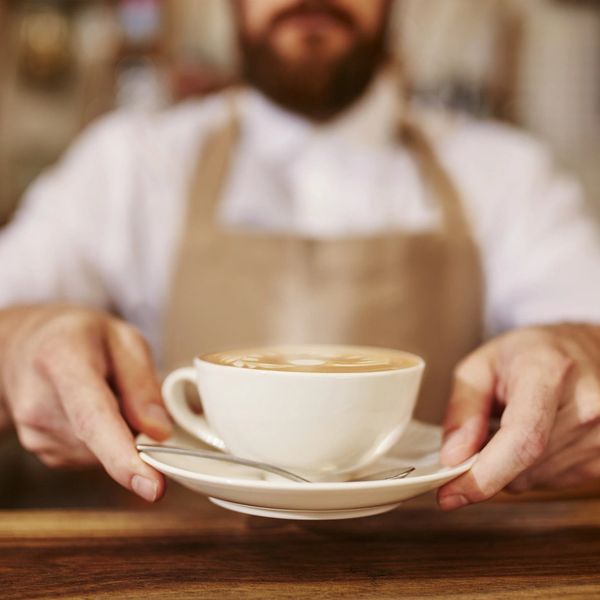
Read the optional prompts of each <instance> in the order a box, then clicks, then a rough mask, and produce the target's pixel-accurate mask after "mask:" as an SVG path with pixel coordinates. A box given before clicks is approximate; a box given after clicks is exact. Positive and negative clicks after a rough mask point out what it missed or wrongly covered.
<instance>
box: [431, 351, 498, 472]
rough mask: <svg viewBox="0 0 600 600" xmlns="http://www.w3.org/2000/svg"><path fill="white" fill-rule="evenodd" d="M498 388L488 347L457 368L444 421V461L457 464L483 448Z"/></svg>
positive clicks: (442, 459)
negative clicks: (496, 388) (496, 387)
mask: <svg viewBox="0 0 600 600" xmlns="http://www.w3.org/2000/svg"><path fill="white" fill-rule="evenodd" d="M494 388H495V375H494V371H493V366H492V357H491V355H490V354H489V353H488V352H487V351H486V349H485V348H482V349H481V350H480V351H478V352H476V353H474V354H472V355H471V356H470V357H468V358H467V359H466V360H465V361H463V363H461V365H459V367H458V368H457V369H456V373H455V378H454V385H453V390H452V395H451V397H450V401H449V403H448V409H447V411H446V418H445V421H444V443H443V445H442V450H441V461H442V463H443V464H445V465H448V466H454V465H457V464H459V463H461V462H463V461H464V460H466V459H467V458H469V457H470V456H472V455H473V454H475V452H477V451H478V450H479V449H480V448H481V446H482V445H483V443H484V442H485V439H486V436H487V432H488V423H489V417H490V411H491V407H492V401H493V398H494Z"/></svg>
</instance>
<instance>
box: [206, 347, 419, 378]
mask: <svg viewBox="0 0 600 600" xmlns="http://www.w3.org/2000/svg"><path fill="white" fill-rule="evenodd" d="M202 359H203V360H205V361H207V362H211V363H214V364H219V365H224V366H229V367H237V368H239V369H255V370H262V371H291V372H303V373H369V372H374V371H394V370H397V369H406V368H409V367H414V366H416V365H417V364H418V359H416V358H413V357H412V356H411V355H408V354H406V355H405V354H403V353H401V352H394V351H390V352H389V354H387V353H386V351H385V350H379V351H378V350H377V349H375V348H373V349H370V348H360V347H356V348H354V347H351V346H350V347H343V348H341V347H318V346H316V347H310V346H307V347H285V348H279V347H275V348H254V349H248V350H232V351H228V352H217V353H214V354H209V355H207V356H203V357H202Z"/></svg>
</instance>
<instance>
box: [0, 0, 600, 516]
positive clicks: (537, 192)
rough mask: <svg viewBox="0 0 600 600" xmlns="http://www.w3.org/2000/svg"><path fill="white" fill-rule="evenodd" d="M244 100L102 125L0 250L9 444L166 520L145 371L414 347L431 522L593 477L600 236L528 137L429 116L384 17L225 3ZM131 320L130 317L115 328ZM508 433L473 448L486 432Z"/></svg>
mask: <svg viewBox="0 0 600 600" xmlns="http://www.w3.org/2000/svg"><path fill="white" fill-rule="evenodd" d="M232 8H233V14H234V16H235V20H236V23H237V32H238V38H239V47H240V66H241V76H242V77H241V79H242V80H243V84H241V85H238V86H235V88H232V89H230V90H226V91H225V92H223V93H219V94H217V95H215V96H213V97H210V98H207V99H203V100H200V101H191V102H187V103H184V104H182V105H180V106H177V107H173V108H171V109H169V110H167V111H165V112H163V113H160V114H152V115H147V114H146V115H136V114H131V113H117V114H113V115H109V116H107V117H105V118H103V119H102V120H100V121H99V122H98V123H96V124H94V125H93V126H92V127H91V128H90V129H89V130H88V131H86V132H85V133H84V134H83V135H82V136H81V138H80V139H79V140H78V141H77V142H76V143H75V145H74V146H73V148H72V149H71V150H70V151H69V152H68V153H67V154H66V156H65V157H64V158H63V159H62V161H61V162H60V164H59V165H57V166H56V167H55V168H53V169H52V170H51V171H49V172H48V173H46V174H45V175H43V176H42V177H41V178H40V179H39V180H38V181H37V182H36V183H35V184H34V185H33V187H32V188H31V189H30V190H29V192H28V194H27V196H26V198H25V202H24V203H23V206H22V209H21V210H20V211H19V213H18V215H17V217H16V218H15V220H14V221H13V222H12V223H11V225H10V226H9V227H7V228H6V229H5V230H4V231H2V233H1V236H0V282H1V285H0V302H1V304H2V306H3V307H4V308H3V310H2V311H0V388H1V392H2V396H1V398H2V399H1V406H2V411H1V412H2V414H3V420H4V423H5V425H6V426H13V427H15V428H16V430H17V433H18V435H19V438H20V441H21V443H22V445H23V446H24V447H25V448H26V449H27V450H29V451H30V452H32V453H34V454H36V455H37V456H38V457H39V458H40V459H41V460H42V461H43V462H44V463H46V464H47V465H50V466H64V465H86V464H91V463H96V462H98V461H99V462H100V463H102V465H103V466H104V467H105V469H106V471H107V472H108V473H109V475H110V476H111V477H113V478H114V479H115V480H116V481H117V482H119V483H120V484H122V485H123V486H124V487H126V488H128V489H130V490H132V491H134V492H136V493H137V494H138V495H140V496H141V497H143V498H145V499H147V500H149V501H154V500H156V499H157V498H159V497H160V496H161V494H162V492H163V487H164V481H163V479H162V476H161V475H160V474H159V473H157V472H156V471H154V470H153V469H152V468H151V467H150V466H148V465H146V464H145V463H143V462H142V461H141V459H140V458H139V456H138V454H137V452H136V450H135V447H134V443H133V435H132V429H133V430H136V431H143V432H145V433H147V434H149V435H151V436H153V437H155V438H157V439H164V438H165V437H166V436H167V435H168V434H169V432H170V430H171V423H170V420H169V418H168V416H167V414H166V413H165V410H164V407H163V404H162V400H161V397H160V390H159V384H158V376H157V367H156V364H155V360H154V359H153V358H152V352H151V349H152V350H153V351H154V356H155V357H157V360H158V363H159V365H160V367H161V368H162V369H167V368H171V367H173V366H176V365H178V364H180V363H181V362H183V361H186V362H187V361H188V360H189V359H190V358H191V357H192V356H193V355H195V354H197V353H198V352H202V351H204V350H212V349H215V348H226V347H229V346H237V345H241V344H256V343H267V342H286V343H289V342H305V341H309V342H328V343H357V344H369V345H379V346H389V347H397V348H401V349H405V350H412V351H414V352H417V353H418V354H421V355H422V356H424V357H425V359H426V360H427V363H428V367H429V369H428V373H427V378H426V380H425V383H424V393H423V395H422V398H421V401H420V403H419V406H418V408H417V416H418V417H419V418H421V419H424V420H428V421H430V422H433V423H436V422H442V419H443V415H444V414H445V415H446V417H445V421H444V425H445V441H444V446H443V451H442V458H443V460H444V461H445V462H447V463H448V464H455V463H458V462H460V461H462V460H464V459H466V458H467V457H469V456H470V455H472V454H473V453H474V452H476V451H478V450H481V454H480V456H479V458H478V460H477V462H476V463H475V465H474V466H473V468H472V469H471V471H470V472H469V473H467V474H465V475H463V476H461V477H460V478H458V479H456V480H455V481H453V482H450V483H449V484H447V485H446V486H444V487H443V488H442V489H441V490H440V492H439V502H440V505H441V506H442V508H444V509H454V508H457V507H460V506H463V505H465V504H468V503H472V502H478V501H481V500H484V499H487V498H490V497H492V496H493V495H495V494H496V493H497V492H499V491H500V490H502V489H503V488H505V487H507V486H510V487H511V488H512V489H515V490H523V489H528V488H530V487H534V486H541V487H557V486H563V485H574V484H577V483H581V482H584V481H588V480H590V479H594V478H597V477H599V476H600V451H599V447H600V328H599V327H598V325H597V324H598V323H599V322H600V237H599V233H598V229H597V227H596V226H595V225H594V224H593V223H592V222H591V221H590V220H589V219H588V217H587V215H586V214H585V211H584V210H583V208H582V201H581V197H580V193H579V190H578V188H577V186H576V185H574V184H573V183H572V182H571V181H569V180H567V179H565V178H562V177H560V176H558V175H557V174H556V173H555V172H554V170H553V167H552V162H551V160H550V159H549V157H548V155H547V153H546V152H545V150H544V149H543V148H542V147H540V145H539V144H537V143H536V142H535V141H533V140H531V139H530V138H529V137H527V136H526V135H524V134H522V133H519V132H517V131H514V130H511V129H508V128H505V127H503V126H500V125H497V124H490V123H477V122H473V121H470V120H467V119H465V118H459V117H457V116H453V115H447V114H441V113H427V112H425V111H419V110H418V109H417V108H416V107H415V106H413V105H412V103H411V102H409V101H407V99H405V98H404V96H403V94H402V83H401V79H402V77H401V73H399V72H398V71H397V69H396V68H394V67H393V65H392V63H391V61H390V60H389V56H388V50H387V33H388V31H387V30H388V23H389V16H390V11H391V10H392V3H391V2H390V1H389V0H373V1H371V2H364V1H363V0H313V1H310V0H261V1H260V2H259V1H256V0H238V1H236V2H233V6H232ZM115 315H119V317H117V316H115ZM498 415H501V420H500V427H499V429H498V431H497V432H496V433H495V435H493V437H492V438H491V440H490V441H489V442H488V441H487V436H488V433H489V430H490V427H489V425H490V419H491V418H492V417H494V416H498Z"/></svg>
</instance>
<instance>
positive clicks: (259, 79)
mask: <svg viewBox="0 0 600 600" xmlns="http://www.w3.org/2000/svg"><path fill="white" fill-rule="evenodd" d="M239 45H240V50H241V60H242V64H241V75H242V77H243V79H244V80H245V82H246V83H248V84H250V85H251V86H253V87H254V88H256V89H258V90H259V91H261V92H262V93H263V94H264V95H265V96H267V97H268V98H270V99H271V100H272V101H274V102H275V103H276V104H279V105H280V106H282V107H283V108H285V109H287V110H289V111H292V112H295V113H298V114H300V115H302V116H305V117H308V118H309V119H311V120H314V121H326V120H328V119H330V118H332V117H334V116H335V115H337V114H339V113H341V112H342V111H343V110H344V109H346V108H347V107H349V106H350V105H351V104H353V103H354V102H355V101H356V100H357V99H358V98H359V97H360V96H362V94H363V93H364V92H365V90H366V89H367V87H368V86H369V84H370V83H371V81H372V80H373V78H374V76H375V74H376V73H377V72H378V71H379V69H380V68H381V66H382V65H383V63H384V62H385V61H386V59H387V56H388V54H387V49H386V35H385V30H384V28H383V27H382V30H381V31H380V32H379V33H378V34H377V35H376V36H373V38H368V39H367V38H364V37H363V38H359V39H358V40H357V41H356V42H355V43H354V44H353V46H352V47H351V48H350V49H349V50H348V51H347V52H346V53H345V54H344V55H342V56H340V57H337V58H336V59H330V60H322V59H319V58H318V57H311V56H307V57H306V58H305V59H304V60H299V61H293V62H292V61H286V60H284V59H282V58H281V57H280V55H279V54H278V53H277V52H276V51H275V50H274V49H273V48H272V46H271V45H270V43H269V41H268V38H260V39H250V38H249V37H248V36H246V35H245V34H244V33H243V32H241V33H240V34H239ZM307 54H309V55H310V52H308V53H307Z"/></svg>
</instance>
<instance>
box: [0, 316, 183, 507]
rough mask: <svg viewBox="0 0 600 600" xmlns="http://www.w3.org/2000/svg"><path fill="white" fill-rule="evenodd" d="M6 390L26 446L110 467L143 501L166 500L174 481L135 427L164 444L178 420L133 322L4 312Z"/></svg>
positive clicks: (68, 461)
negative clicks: (145, 451) (147, 455)
mask: <svg viewBox="0 0 600 600" xmlns="http://www.w3.org/2000/svg"><path fill="white" fill-rule="evenodd" d="M0 392H1V398H2V401H3V402H4V404H5V406H6V409H7V411H8V413H9V415H10V417H11V419H12V421H13V423H14V426H15V428H16V430H17V434H18V436H19V439H20V441H21V444H22V445H23V446H24V448H26V449H27V450H29V451H30V452H33V453H34V454H36V455H37V456H38V457H39V458H40V460H41V461H42V462H44V463H45V464H46V465H48V466H52V467H68V466H85V465H91V464H94V463H97V462H100V463H101V464H102V465H103V466H104V468H105V469H106V471H107V472H108V473H109V475H110V476H111V477H112V478H113V479H115V480H116V481H117V482H118V483H120V484H121V485H122V486H124V487H125V488H127V489H129V490H132V491H134V492H135V493H137V494H138V495H139V496H141V497H142V498H144V499H146V500H148V501H154V500H156V499H158V498H159V497H160V496H161V495H162V493H163V490H164V479H163V477H162V475H161V474H160V473H157V472H156V471H155V470H154V469H152V468H151V467H150V466H148V465H147V464H145V463H144V462H143V461H142V460H141V459H140V457H139V456H138V453H137V451H136V450H135V445H134V440H133V434H132V432H131V430H130V426H131V427H132V428H133V429H134V430H136V431H142V432H144V433H147V434H148V435H150V436H151V437H153V438H155V439H159V440H161V439H164V438H166V437H167V436H168V435H169V433H170V431H171V422H170V420H169V417H168V415H167V413H166V412H165V409H164V406H163V403H162V398H161V394H160V386H159V383H158V379H157V376H156V372H155V369H154V365H153V361H152V357H151V354H150V351H149V348H148V345H147V343H146V342H145V340H144V339H143V337H142V336H141V334H140V333H139V332H138V331H137V330H136V329H135V328H134V327H132V326H131V325H129V324H127V323H125V322H123V321H120V320H118V319H116V318H114V317H112V316H110V315H108V314H106V313H102V312H99V311H94V310H88V309H81V308H75V307H50V306H48V307H27V308H16V309H10V310H5V311H1V312H0Z"/></svg>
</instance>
